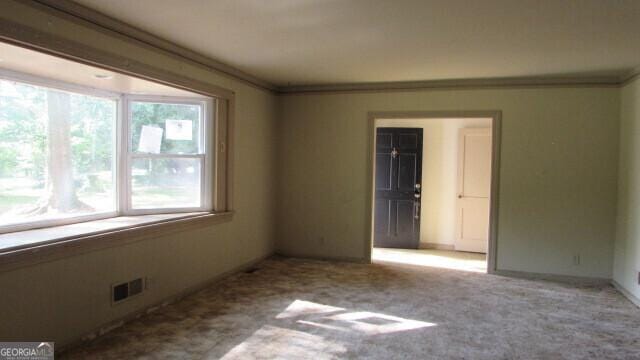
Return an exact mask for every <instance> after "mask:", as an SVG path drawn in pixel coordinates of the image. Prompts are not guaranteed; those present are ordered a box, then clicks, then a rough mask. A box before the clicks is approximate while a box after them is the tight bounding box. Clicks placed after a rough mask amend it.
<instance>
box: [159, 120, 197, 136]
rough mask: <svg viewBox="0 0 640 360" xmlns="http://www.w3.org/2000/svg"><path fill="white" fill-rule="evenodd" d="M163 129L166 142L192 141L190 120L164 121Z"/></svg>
mask: <svg viewBox="0 0 640 360" xmlns="http://www.w3.org/2000/svg"><path fill="white" fill-rule="evenodd" d="M164 128H165V129H166V130H167V135H166V136H167V140H193V133H192V129H193V121H191V120H166V121H165V124H164Z"/></svg>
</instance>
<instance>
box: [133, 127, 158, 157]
mask: <svg viewBox="0 0 640 360" xmlns="http://www.w3.org/2000/svg"><path fill="white" fill-rule="evenodd" d="M162 132H163V130H162V128H159V127H156V126H149V125H142V130H141V131H140V142H139V143H138V151H139V152H143V153H148V154H159V153H160V146H161V145H162Z"/></svg>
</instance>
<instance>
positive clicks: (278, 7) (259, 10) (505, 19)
mask: <svg viewBox="0 0 640 360" xmlns="http://www.w3.org/2000/svg"><path fill="white" fill-rule="evenodd" d="M76 1H77V2H78V3H80V4H83V5H85V6H87V7H90V8H92V9H95V10H97V11H99V12H101V13H103V14H106V15H109V16H111V17H114V18H116V19H119V20H121V21H123V22H125V23H128V24H129V25H133V26H135V27H137V28H139V29H142V30H145V31H147V32H150V33H152V34H154V35H157V36H159V37H161V38H163V39H166V40H169V41H171V42H173V43H175V44H177V45H181V46H183V47H185V48H188V49H190V50H193V51H196V52H198V53H200V54H203V55H206V56H208V57H210V58H212V59H215V60H218V61H221V62H223V63H225V64H227V65H230V66H233V67H235V68H237V69H239V70H241V71H243V72H246V73H249V74H251V75H254V76H256V77H258V78H260V79H262V80H266V81H268V82H270V83H272V84H274V85H277V86H287V85H288V86H299V85H323V84H343V83H367V82H395V81H423V80H444V79H476V78H501V77H530V76H534V77H535V76H624V75H626V74H629V73H630V72H631V71H633V70H634V69H635V68H636V67H638V65H640V40H639V39H638V36H639V34H640V1H638V0H517V1H515V0H393V1H390V0H269V1H265V0H219V1H210V0H182V1H176V0H136V1H131V0H109V1H104V0H76Z"/></svg>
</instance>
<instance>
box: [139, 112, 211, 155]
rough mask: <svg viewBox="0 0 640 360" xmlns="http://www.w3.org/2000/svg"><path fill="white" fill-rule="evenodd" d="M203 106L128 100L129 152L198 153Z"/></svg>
mask: <svg viewBox="0 0 640 360" xmlns="http://www.w3.org/2000/svg"><path fill="white" fill-rule="evenodd" d="M201 111H202V106H200V105H188V104H166V103H152V102H132V103H131V136H132V139H131V144H132V151H133V152H137V153H150V154H159V153H164V154H198V153H200V152H201V150H200V117H201V114H200V113H201Z"/></svg>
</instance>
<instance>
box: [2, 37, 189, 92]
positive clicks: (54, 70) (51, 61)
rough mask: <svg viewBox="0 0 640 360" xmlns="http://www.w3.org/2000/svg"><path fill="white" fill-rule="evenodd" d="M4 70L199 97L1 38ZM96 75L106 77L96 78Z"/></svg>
mask: <svg viewBox="0 0 640 360" xmlns="http://www.w3.org/2000/svg"><path fill="white" fill-rule="evenodd" d="M24 59H29V61H24ZM6 70H8V71H10V72H13V73H21V74H28V75H35V76H38V77H41V78H46V79H53V80H58V81H63V82H66V83H71V84H76V85H81V86H84V87H89V88H93V89H100V90H107V91H111V92H117V93H126V94H144V95H163V96H181V97H201V96H200V95H198V94H195V93H192V92H188V91H184V90H180V89H176V88H172V87H170V86H165V85H162V84H157V83H154V82H151V81H147V80H143V79H138V78H135V77H132V76H128V75H122V74H119V73H115V72H111V71H106V70H103V69H100V68H97V67H93V66H89V65H84V64H81V63H77V62H74V61H70V60H66V59H62V58H59V57H55V56H51V55H47V54H44V53H41V52H38V51H33V50H28V49H24V48H21V47H18V46H14V45H9V44H6V43H3V42H0V76H1V75H2V74H9V73H7V72H6ZM9 75H11V74H9ZM96 75H100V76H103V77H104V76H106V77H107V78H104V79H99V78H97V77H96Z"/></svg>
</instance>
